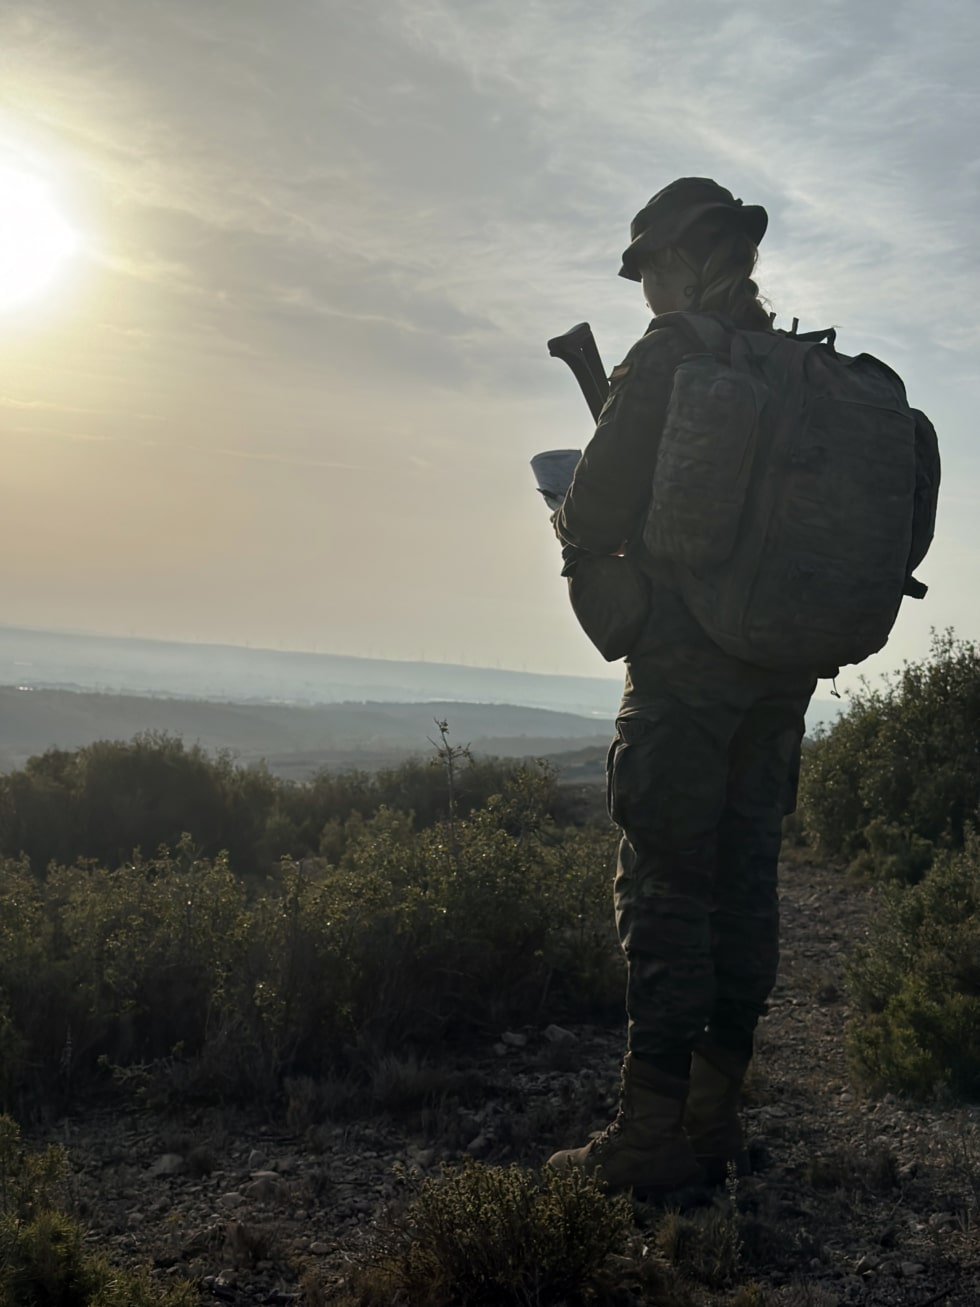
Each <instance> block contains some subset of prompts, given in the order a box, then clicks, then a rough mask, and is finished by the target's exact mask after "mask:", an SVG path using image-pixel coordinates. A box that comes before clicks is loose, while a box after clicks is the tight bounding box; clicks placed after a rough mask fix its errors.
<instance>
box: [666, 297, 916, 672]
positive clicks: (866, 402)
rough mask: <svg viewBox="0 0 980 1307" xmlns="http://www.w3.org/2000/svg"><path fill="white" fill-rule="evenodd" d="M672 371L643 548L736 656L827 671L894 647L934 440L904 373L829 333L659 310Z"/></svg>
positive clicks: (912, 586)
mask: <svg viewBox="0 0 980 1307" xmlns="http://www.w3.org/2000/svg"><path fill="white" fill-rule="evenodd" d="M668 323H671V324H675V325H677V326H680V327H682V328H683V329H684V330H686V331H687V332H688V334H689V335H690V336H691V340H692V346H694V348H693V349H692V352H691V353H690V354H689V355H688V356H687V357H686V358H685V359H684V360H683V361H682V362H681V364H680V365H679V366H678V368H677V370H676V372H675V375H674V383H673V390H672V393H671V398H670V403H669V406H668V411H667V416H666V421H665V424H664V428H663V433H662V437H661V440H660V445H659V450H658V455H657V463H656V469H655V472H654V476H653V486H652V496H651V503H650V509H649V512H648V514H647V518H646V522H645V526H644V530H643V542H644V545H645V547H646V550H647V551H648V552H649V554H650V555H651V556H652V557H653V558H654V559H656V560H658V561H659V562H661V563H664V562H666V563H668V564H670V567H671V571H672V574H673V576H674V579H675V584H676V586H677V589H678V591H679V593H680V594H681V596H682V598H683V599H684V602H685V603H686V605H687V607H688V608H689V610H690V611H691V613H692V615H693V616H694V617H695V618H696V619H697V621H698V622H699V624H700V625H701V627H702V628H703V629H704V631H705V632H706V633H707V634H708V635H709V636H710V637H711V639H712V640H714V642H715V643H716V644H718V645H719V646H720V647H721V648H722V649H724V650H725V651H726V652H727V653H729V654H731V655H732V656H733V657H736V658H740V659H742V660H744V661H745V662H749V663H754V664H756V665H758V666H763V667H772V668H784V667H794V666H795V667H800V666H804V667H805V666H811V667H815V668H817V669H818V670H820V671H821V673H822V674H825V675H832V674H833V673H834V672H836V670H837V668H838V667H841V666H843V665H845V664H848V663H858V662H861V661H862V659H864V658H867V657H868V655H869V654H872V653H874V652H876V651H877V650H878V649H880V648H881V647H882V645H884V644H885V642H886V640H887V639H888V634H889V632H890V631H891V628H892V626H893V624H894V622H895V618H896V616H897V614H898V610H899V606H900V604H901V601H902V597H903V595H912V596H914V597H916V598H921V597H922V595H924V594H925V586H923V585H922V584H921V583H920V582H918V581H917V580H915V579H914V577H913V576H912V572H913V569H914V568H915V567H917V566H918V564H919V563H920V562H921V561H922V559H923V558H924V557H925V554H926V551H927V550H928V548H929V544H930V542H931V540H932V535H933V530H934V526H935V517H936V498H937V494H938V489H939V472H940V466H939V451H938V445H937V441H936V433H935V430H934V429H933V427H932V424H931V423H930V422H929V420H928V418H926V417H925V415H924V414H922V413H920V412H918V411H917V410H914V409H912V408H910V407H909V404H908V401H907V399H906V396H905V387H904V385H903V383H902V381H901V378H900V377H898V376H897V375H896V373H894V372H893V371H892V370H891V368H889V367H887V366H886V365H885V364H884V363H882V362H880V361H879V360H878V359H876V358H873V357H872V356H871V355H870V354H860V355H858V356H857V357H854V358H850V357H848V356H846V355H844V354H840V353H838V352H837V350H836V349H835V335H834V332H833V331H828V332H819V333H812V334H810V335H807V336H797V335H794V334H790V333H786V332H780V331H751V330H744V329H742V328H737V327H735V326H734V324H733V323H732V322H731V320H730V319H727V318H725V317H723V316H721V315H717V316H716V315H712V314H699V313H677V314H669V315H667V314H665V315H662V316H661V317H660V318H658V320H657V326H658V327H660V326H666V325H667V324H668Z"/></svg>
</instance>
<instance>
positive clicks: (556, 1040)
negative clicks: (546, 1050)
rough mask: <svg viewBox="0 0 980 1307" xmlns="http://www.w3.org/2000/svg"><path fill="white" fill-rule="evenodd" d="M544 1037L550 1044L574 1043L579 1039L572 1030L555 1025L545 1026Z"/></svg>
mask: <svg viewBox="0 0 980 1307" xmlns="http://www.w3.org/2000/svg"><path fill="white" fill-rule="evenodd" d="M544 1037H545V1039H547V1041H548V1043H549V1044H574V1043H575V1041H576V1040H577V1039H578V1036H577V1035H573V1034H572V1032H571V1031H570V1030H566V1029H565V1028H564V1027H563V1026H555V1025H551V1026H545V1028H544Z"/></svg>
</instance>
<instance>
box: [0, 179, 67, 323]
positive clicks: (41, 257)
mask: <svg viewBox="0 0 980 1307" xmlns="http://www.w3.org/2000/svg"><path fill="white" fill-rule="evenodd" d="M77 248H78V237H77V235H76V233H75V232H74V231H73V230H72V228H71V227H70V226H69V224H68V223H67V221H66V220H65V218H64V217H63V216H62V214H61V213H60V212H59V210H58V207H57V205H56V204H55V202H54V200H53V199H52V198H51V194H50V192H49V190H48V188H47V186H46V185H45V184H44V182H43V181H42V180H41V178H40V177H37V176H33V175H32V174H30V173H28V172H24V171H21V170H19V169H16V168H10V167H8V166H6V165H5V164H2V163H0V313H5V312H7V311H8V310H9V309H12V308H14V307H17V306H19V305H21V304H24V303H25V302H27V301H28V300H32V299H35V298H36V297H37V296H38V295H40V294H42V293H43V292H44V291H45V290H47V289H48V287H49V286H50V285H51V283H52V282H53V281H54V280H55V279H56V278H57V276H58V274H59V272H61V270H62V269H63V267H64V265H65V264H66V263H67V262H68V260H69V259H70V258H71V256H72V255H73V254H74V253H75V251H76V250H77Z"/></svg>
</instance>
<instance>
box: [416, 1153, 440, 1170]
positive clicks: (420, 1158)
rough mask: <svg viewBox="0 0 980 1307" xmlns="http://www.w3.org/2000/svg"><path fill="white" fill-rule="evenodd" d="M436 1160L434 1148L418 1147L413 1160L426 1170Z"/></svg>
mask: <svg viewBox="0 0 980 1307" xmlns="http://www.w3.org/2000/svg"><path fill="white" fill-rule="evenodd" d="M435 1160H436V1150H435V1149H434V1148H420V1149H419V1150H418V1152H417V1153H416V1154H415V1161H416V1162H417V1163H418V1165H419V1166H420V1167H421V1168H422V1170H423V1171H426V1170H428V1168H429V1167H430V1166H431V1165H432V1163H433V1162H434V1161H435Z"/></svg>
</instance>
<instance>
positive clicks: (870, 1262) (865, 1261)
mask: <svg viewBox="0 0 980 1307" xmlns="http://www.w3.org/2000/svg"><path fill="white" fill-rule="evenodd" d="M880 1265H881V1258H880V1257H878V1256H877V1255H876V1254H875V1253H862V1254H861V1256H860V1257H859V1258H858V1261H857V1265H856V1266H855V1267H854V1270H855V1272H856V1273H857V1274H858V1275H867V1274H868V1273H869V1272H870V1271H875V1270H877V1269H878V1267H879V1266H880Z"/></svg>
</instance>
